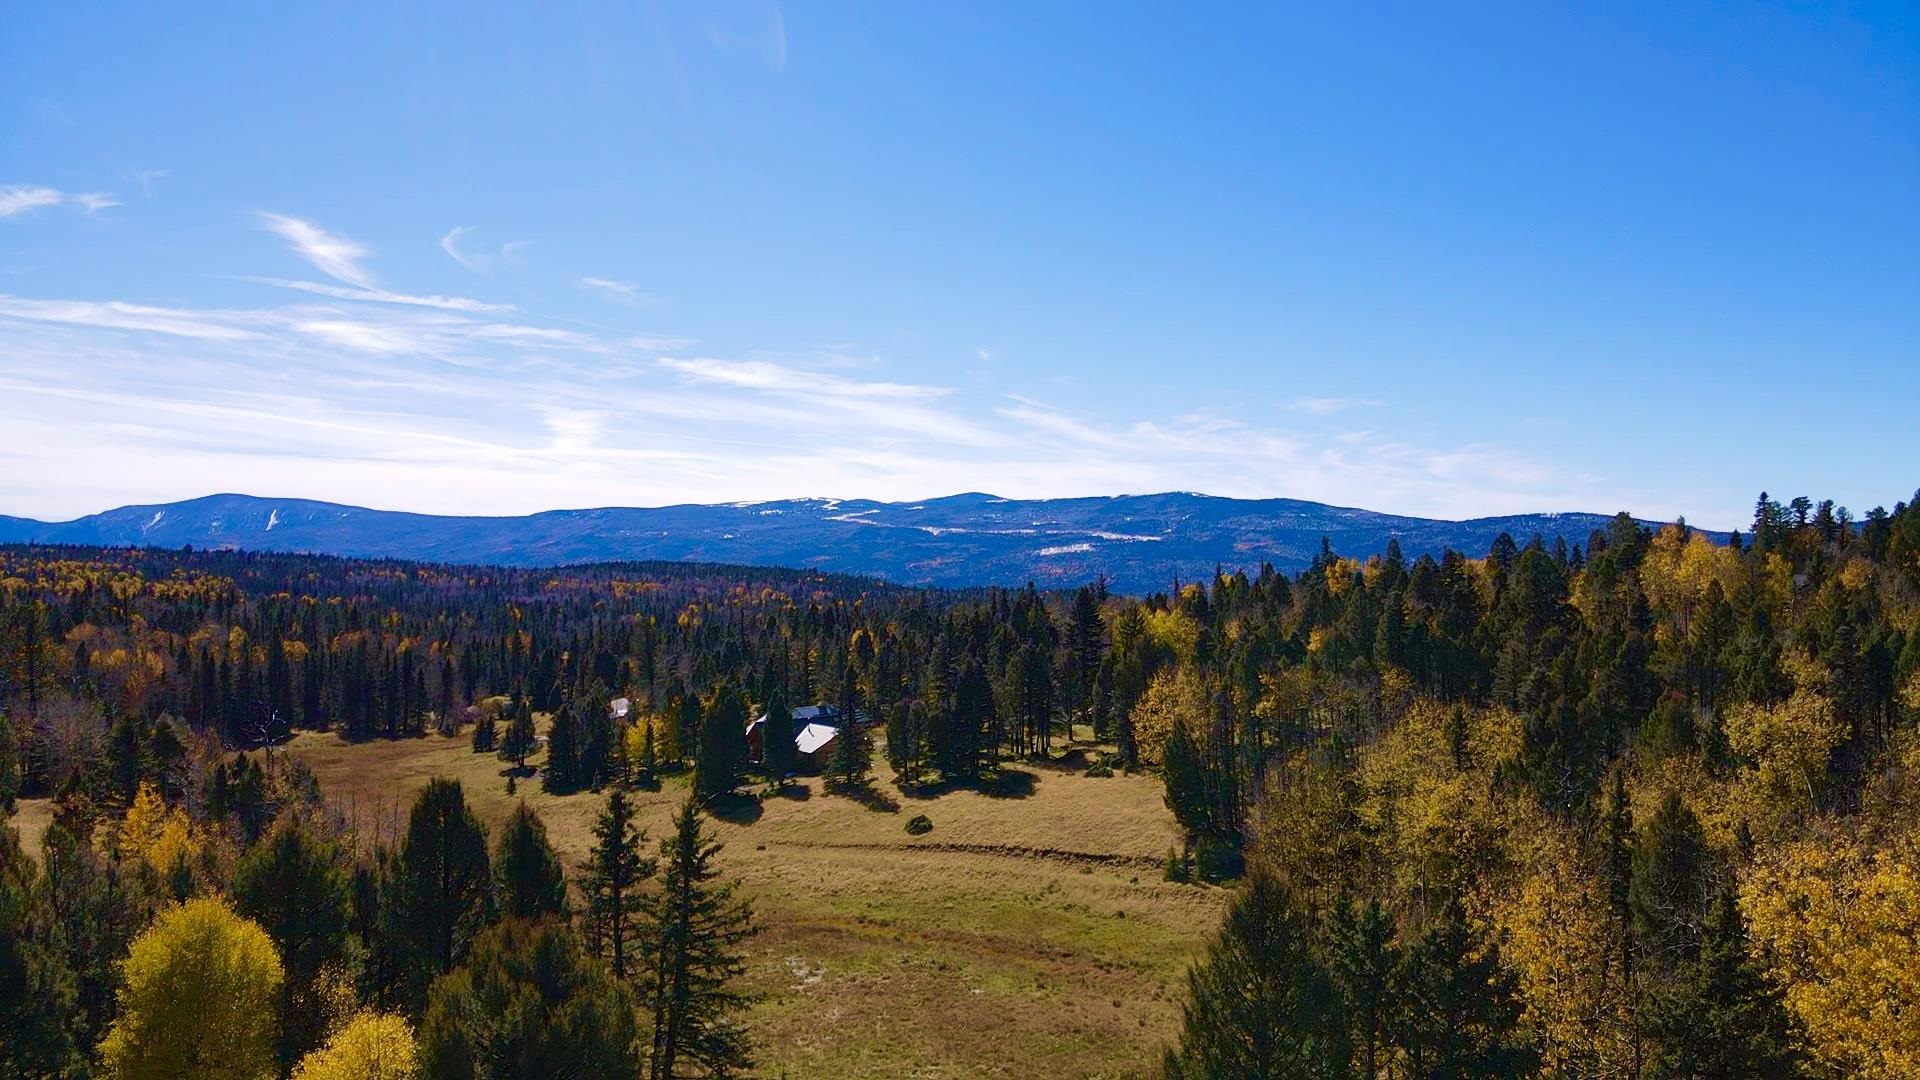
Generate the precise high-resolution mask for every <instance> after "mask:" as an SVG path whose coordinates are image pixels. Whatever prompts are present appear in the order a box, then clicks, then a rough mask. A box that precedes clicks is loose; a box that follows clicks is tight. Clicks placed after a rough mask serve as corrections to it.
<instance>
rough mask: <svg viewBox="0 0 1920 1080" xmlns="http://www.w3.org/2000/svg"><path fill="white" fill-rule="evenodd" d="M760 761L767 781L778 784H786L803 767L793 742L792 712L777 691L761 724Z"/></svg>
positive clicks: (770, 698) (783, 697) (770, 700)
mask: <svg viewBox="0 0 1920 1080" xmlns="http://www.w3.org/2000/svg"><path fill="white" fill-rule="evenodd" d="M760 761H761V765H762V767H763V768H765V769H766V772H767V778H768V779H769V780H772V781H774V782H775V783H783V782H784V781H785V779H786V776H787V774H788V773H791V772H793V771H794V770H795V769H797V768H799V766H800V761H799V748H798V747H797V746H795V745H794V742H793V711H792V710H790V709H788V708H787V697H786V695H785V694H782V693H781V692H780V691H778V690H775V691H774V692H773V693H772V694H771V695H770V696H769V697H768V698H767V711H766V719H765V720H763V721H761V722H760Z"/></svg>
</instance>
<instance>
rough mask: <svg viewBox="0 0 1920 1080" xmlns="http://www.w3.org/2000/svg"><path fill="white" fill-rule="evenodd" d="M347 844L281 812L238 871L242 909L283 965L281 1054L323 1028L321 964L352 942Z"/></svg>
mask: <svg viewBox="0 0 1920 1080" xmlns="http://www.w3.org/2000/svg"><path fill="white" fill-rule="evenodd" d="M344 863H345V859H344V856H343V854H342V852H341V851H340V850H339V848H337V847H336V846H335V845H333V844H332V843H330V842H328V841H326V840H324V839H322V838H321V837H320V836H318V835H316V834H315V832H314V831H313V829H312V828H311V827H310V826H309V825H308V824H307V823H306V821H304V820H303V819H302V818H301V817H300V816H299V815H298V814H294V813H287V814H283V815H281V817H280V820H279V821H278V822H276V823H275V824H274V827H273V829H272V830H271V831H269V832H268V833H267V835H266V836H265V837H264V838H262V839H261V841H260V842H259V843H258V844H255V845H254V846H253V847H252V849H250V850H249V851H248V852H247V853H246V855H245V856H243V857H242V858H241V859H240V864H239V865H238V866H237V867H235V869H234V874H233V899H234V905H235V907H236V908H237V909H238V911H239V913H240V914H242V915H244V916H246V917H247V918H249V919H252V920H253V921H254V922H256V923H259V924H260V926H261V927H262V928H263V929H265V930H266V932H267V936H268V937H271V938H272V939H273V943H274V946H275V947H276V948H277V949H278V950H279V952H280V961H281V964H282V965H283V966H284V967H285V969H286V977H287V979H286V987H285V994H284V996H283V998H282V1001H281V1015H282V1016H283V1018H284V1019H283V1023H282V1025H281V1038H280V1059H281V1061H282V1062H292V1061H294V1060H295V1059H297V1058H298V1057H299V1056H300V1055H301V1054H303V1053H305V1052H306V1051H307V1050H309V1049H311V1048H312V1047H314V1046H315V1045H316V1044H318V1043H319V1042H320V1040H321V1039H322V1038H323V1037H324V1036H325V1034H326V1031H325V1027H324V1025H325V1023H326V1020H327V1016H326V1014H325V1012H324V1011H323V1010H322V1009H320V1008H318V1007H317V1006H316V1003H315V1002H314V1001H312V1000H311V999H310V995H311V993H312V991H313V989H314V987H315V984H316V983H317V982H318V981H319V979H320V975H321V970H322V968H323V967H324V966H325V965H327V964H329V963H331V962H334V961H336V960H338V959H339V958H340V957H341V955H342V954H343V952H344V951H345V949H346V946H347V939H348V925H349V922H350V920H351V915H352V907H351V905H352V900H351V897H350V896H349V894H348V891H347V889H348V881H347V873H346V870H345V868H344Z"/></svg>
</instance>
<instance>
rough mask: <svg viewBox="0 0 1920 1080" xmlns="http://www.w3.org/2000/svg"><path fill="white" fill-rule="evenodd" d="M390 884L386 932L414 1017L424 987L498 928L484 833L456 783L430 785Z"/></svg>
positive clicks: (384, 910) (412, 817) (384, 905)
mask: <svg viewBox="0 0 1920 1080" xmlns="http://www.w3.org/2000/svg"><path fill="white" fill-rule="evenodd" d="M386 885H387V895H386V896H385V897H383V898H382V902H381V905H380V914H381V917H382V920H383V923H384V925H383V927H382V933H383V936H384V937H385V938H386V940H387V941H388V942H390V943H391V945H392V947H393V948H394V949H395V951H396V953H397V955H398V957H399V958H400V959H401V961H402V963H403V965H404V970H405V971H406V973H407V975H408V977H409V980H410V982H409V986H408V990H409V995H410V999H411V1001H412V1002H413V1008H414V1011H415V1013H416V1015H417V1011H418V1009H419V1007H420V1005H421V1004H423V1003H424V1002H425V999H426V990H427V984H428V983H429V982H430V981H431V980H432V979H433V978H434V977H435V976H438V975H444V974H446V973H447V972H449V971H452V970H453V969H454V968H455V967H457V966H459V964H460V962H461V961H462V960H464V959H465V958H466V955H467V949H468V948H469V947H470V946H471V945H472V943H473V939H474V936H475V935H476V934H478V933H479V932H480V931H481V930H482V929H483V928H484V927H485V926H486V925H487V924H488V923H489V922H491V921H493V874H492V870H491V867H490V866H489V864H488V860H487V834H486V831H485V830H484V829H482V828H481V827H480V820H479V819H478V818H476V817H475V816H474V814H473V811H472V810H471V809H469V808H468V807H467V800H466V796H465V795H464V794H463V793H462V791H461V790H460V782H459V781H457V780H444V779H436V780H430V781H428V782H427V786H426V787H425V788H424V789H423V790H422V791H421V792H420V795H419V796H418V797H417V798H416V799H414V802H413V809H412V811H411V812H410V813H409V814H408V816H407V835H406V838H405V839H404V840H402V841H401V845H400V851H399V855H398V858H397V859H396V861H395V863H394V868H393V873H392V875H391V876H390V877H389V878H388V880H387V882H386Z"/></svg>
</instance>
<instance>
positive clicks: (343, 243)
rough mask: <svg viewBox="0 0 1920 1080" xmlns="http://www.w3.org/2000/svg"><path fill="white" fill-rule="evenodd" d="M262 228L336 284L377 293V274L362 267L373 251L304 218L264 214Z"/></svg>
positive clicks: (261, 213) (261, 222)
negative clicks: (339, 283)
mask: <svg viewBox="0 0 1920 1080" xmlns="http://www.w3.org/2000/svg"><path fill="white" fill-rule="evenodd" d="M259 216H260V224H261V227H262V228H264V229H266V230H267V231H268V232H271V233H275V234H277V235H279V236H280V237H281V238H282V239H284V240H285V241H286V242H287V245H288V247H290V248H291V249H292V250H293V253H294V254H295V255H298V256H299V257H301V258H302V259H305V260H306V261H307V262H310V263H312V264H313V266H314V268H315V269H317V270H319V271H320V272H321V273H323V274H325V275H327V276H328V277H330V278H333V279H334V280H336V281H344V282H346V283H347V284H349V285H355V286H358V287H360V288H362V289H367V290H373V289H374V288H375V286H374V284H373V275H371V274H369V273H368V272H367V271H366V269H365V268H364V267H362V266H361V265H360V260H362V259H364V258H366V257H367V256H368V255H369V254H371V252H369V251H368V250H367V249H366V248H365V247H364V246H362V245H361V244H358V243H356V242H354V241H352V240H349V239H347V238H346V237H344V236H335V235H334V234H332V233H330V232H328V231H327V230H325V229H323V228H321V227H320V226H318V225H315V224H314V223H313V222H311V221H306V220H304V219H302V218H297V217H288V216H286V215H285V214H273V213H268V212H266V211H264V210H263V211H261V212H260V215H259Z"/></svg>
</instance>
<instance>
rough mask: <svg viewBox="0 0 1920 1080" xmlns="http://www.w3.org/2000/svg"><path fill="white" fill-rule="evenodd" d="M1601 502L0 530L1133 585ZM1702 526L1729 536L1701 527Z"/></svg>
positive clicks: (298, 521)
mask: <svg viewBox="0 0 1920 1080" xmlns="http://www.w3.org/2000/svg"><path fill="white" fill-rule="evenodd" d="M1610 516H1611V515H1606V514H1588V513H1565V514H1516V515H1509V516H1506V517H1487V518H1474V519H1472V520H1468V521H1443V520H1438V519H1433V518H1417V517H1404V516H1399V515H1394V514H1383V513H1377V512H1375V511H1371V510H1357V509H1350V508H1345V507H1337V506H1328V505H1326V504H1324V503H1316V502H1306V501H1302V500H1299V499H1228V498H1221V497H1218V496H1212V495H1201V494H1196V493H1193V492H1168V493H1164V494H1159V495H1116V496H1110V497H1097V498H1076V499H1026V500H1022V499H1002V498H998V497H996V496H993V495H985V494H981V493H978V492H970V493H967V494H963V495H950V496H947V497H945V498H940V499H929V500H926V501H925V502H916V503H891V502H873V501H869V500H864V499H845V500H842V499H784V500H777V501H772V502H750V503H719V504H711V505H707V504H684V505H680V506H663V507H652V508H639V507H607V508H602V509H595V510H548V511H545V512H542V513H537V514H528V515H525V516H522V517H451V516H439V515H432V514H413V513H407V512H404V511H392V510H369V509H366V508H364V507H358V506H345V505H341V504H338V503H327V502H316V501H313V500H310V499H268V498H260V497H257V496H252V495H209V496H206V497H204V498H198V499H188V500H186V501H184V502H175V503H164V504H157V505H152V506H123V507H120V508H119V509H116V510H108V511H106V512H104V513H100V514H90V515H88V516H86V517H83V518H78V519H75V520H73V521H64V522H43V521H35V520H32V519H29V518H18V517H6V516H0V543H68V544H93V545H101V546H110V547H121V546H148V547H175V548H177V547H180V546H182V545H186V544H192V545H194V546H195V547H199V548H238V549H245V550H253V551H281V552H293V551H297V552H314V553H320V554H328V555H352V556H361V557H374V558H399V559H416V560H423V561H431V562H448V563H482V564H495V565H507V566H558V565H564V564H569V563H583V562H602V561H610V560H627V559H671V560H677V561H684V562H715V563H739V564H745V565H753V566H791V567H802V568H807V569H817V570H825V571H832V572H835V573H848V574H865V575H871V576H874V577H880V578H885V579H887V580H889V581H894V582H898V583H901V584H908V585H942V586H974V585H1016V584H1021V583H1024V582H1026V581H1035V582H1038V583H1039V584H1041V585H1042V586H1057V585H1070V584H1078V583H1080V582H1084V581H1089V580H1091V579H1093V578H1094V577H1095V576H1097V575H1099V574H1105V575H1106V576H1107V578H1108V580H1109V582H1110V583H1111V585H1112V587H1113V588H1115V589H1117V590H1120V591H1124V592H1133V593H1141V592H1148V591H1152V590H1156V589H1164V588H1166V587H1167V586H1169V585H1170V584H1171V583H1172V582H1173V581H1174V580H1175V579H1176V578H1178V579H1181V580H1193V579H1195V578H1198V577H1201V576H1210V575H1211V574H1212V573H1213V571H1214V568H1215V567H1217V566H1219V567H1225V568H1227V569H1229V570H1232V569H1235V568H1244V569H1246V570H1248V571H1253V570H1257V569H1258V568H1259V566H1260V564H1261V563H1263V562H1270V563H1272V564H1274V566H1276V567H1278V568H1280V569H1283V570H1298V569H1300V568H1302V567H1304V566H1306V565H1307V564H1308V563H1309V562H1311V561H1312V559H1313V556H1314V555H1315V554H1316V553H1317V552H1318V551H1319V550H1320V539H1321V537H1323V536H1324V537H1326V538H1327V540H1328V542H1329V543H1331V544H1332V545H1333V549H1334V550H1335V551H1338V552H1340V553H1341V554H1343V555H1349V556H1353V557H1357V558H1364V557H1366V556H1368V555H1372V554H1374V553H1376V552H1378V551H1381V550H1383V549H1384V548H1385V547H1386V543H1387V540H1388V539H1389V538H1397V539H1398V540H1399V542H1400V548H1401V550H1402V551H1403V552H1404V553H1405V555H1406V557H1407V559H1409V560H1412V559H1415V558H1418V557H1419V556H1420V555H1422V554H1433V555H1438V554H1439V553H1440V552H1441V551H1442V550H1444V549H1446V548H1453V549H1454V550H1457V551H1461V552H1464V553H1466V554H1469V555H1483V554H1485V553H1486V551H1487V549H1488V547H1489V546H1490V545H1491V544H1492V543H1493V540H1494V538H1495V537H1497V536H1498V535H1499V534H1500V533H1502V532H1504V533H1507V534H1509V535H1511V536H1512V537H1513V538H1514V539H1515V540H1516V541H1518V542H1519V543H1521V544H1525V543H1526V542H1527V541H1528V540H1529V539H1531V538H1532V537H1533V536H1535V535H1536V534H1537V535H1540V536H1542V537H1544V538H1545V539H1546V540H1547V541H1548V542H1549V543H1551V542H1552V541H1553V539H1554V538H1555V537H1563V538H1565V540H1566V541H1567V543H1569V544H1576V543H1585V542H1586V539H1587V536H1588V534H1589V533H1590V532H1591V531H1592V530H1594V529H1596V528H1603V527H1605V525H1606V523H1607V521H1608V519H1609V517H1610ZM1708 535H1709V536H1713V537H1714V538H1715V539H1724V534H1718V533H1708Z"/></svg>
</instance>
